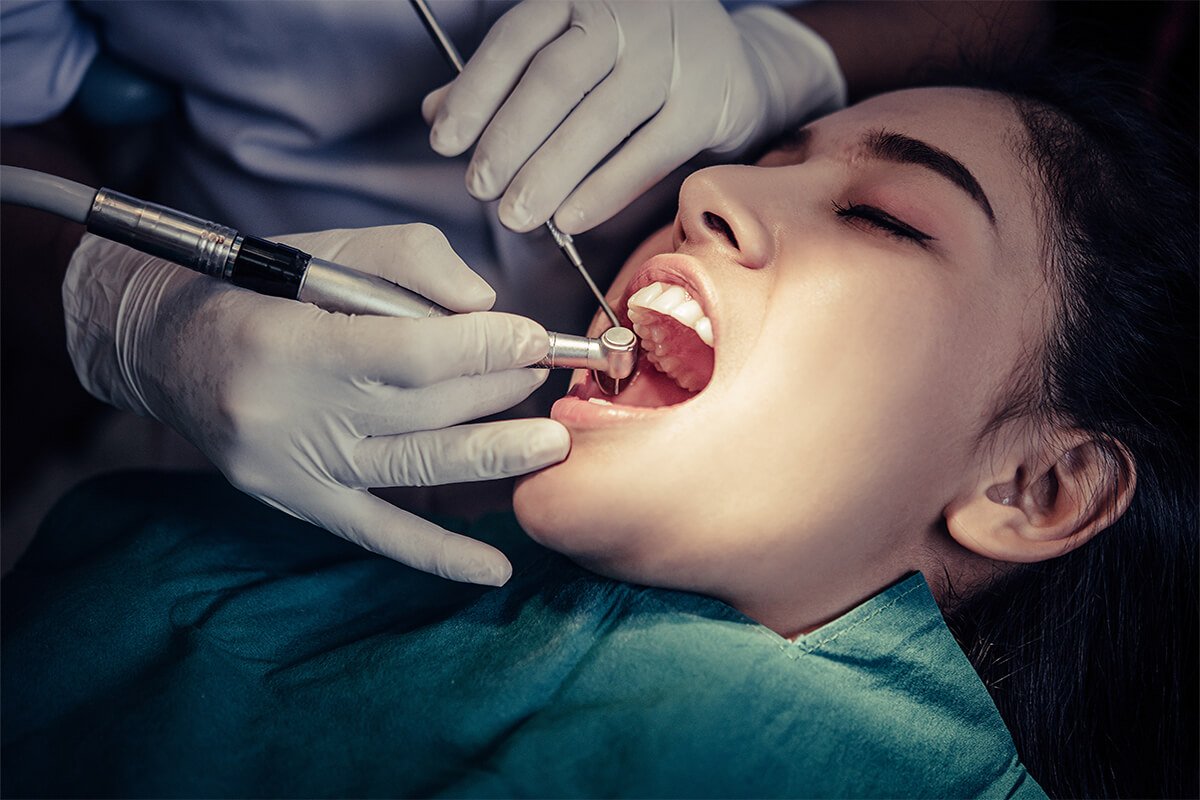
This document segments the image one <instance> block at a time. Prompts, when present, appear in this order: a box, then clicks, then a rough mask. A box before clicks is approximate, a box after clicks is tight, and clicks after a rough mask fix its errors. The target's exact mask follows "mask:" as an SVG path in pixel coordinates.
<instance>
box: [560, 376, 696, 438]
mask: <svg viewBox="0 0 1200 800" xmlns="http://www.w3.org/2000/svg"><path fill="white" fill-rule="evenodd" d="M589 380H590V378H589ZM582 386H583V384H577V385H576V386H575V387H574V388H573V389H572V390H571V394H568V395H567V396H566V397H563V398H560V399H559V400H557V401H555V403H554V406H553V407H551V409H550V419H552V420H555V421H557V422H561V423H562V424H563V425H566V426H567V427H568V428H571V429H573V430H587V429H593V428H608V427H612V426H613V425H624V424H628V423H630V422H636V421H638V420H644V419H648V418H650V417H656V416H660V415H662V414H664V413H667V412H669V411H670V410H671V409H672V408H674V406H667V407H665V408H646V407H642V406H618V405H608V404H606V403H591V402H588V401H587V400H584V399H583V398H581V397H579V396H578V395H577V391H578V392H579V393H580V394H582V392H581V391H579V390H581V389H582Z"/></svg>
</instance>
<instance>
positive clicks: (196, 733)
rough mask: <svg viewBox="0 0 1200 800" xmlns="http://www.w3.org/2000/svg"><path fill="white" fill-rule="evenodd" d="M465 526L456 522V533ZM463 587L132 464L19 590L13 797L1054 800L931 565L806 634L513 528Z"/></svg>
mask: <svg viewBox="0 0 1200 800" xmlns="http://www.w3.org/2000/svg"><path fill="white" fill-rule="evenodd" d="M439 521H441V522H445V521H444V520H439ZM457 527H458V529H459V530H464V531H465V532H468V533H469V534H470V535H473V536H476V537H479V538H484V539H487V540H489V541H491V542H492V543H494V544H496V545H497V546H499V547H501V549H503V550H504V551H505V552H506V553H507V554H508V555H509V556H510V558H511V559H512V561H513V564H514V567H515V574H514V577H513V579H512V580H511V581H510V582H509V584H508V585H507V586H505V587H503V588H501V589H484V588H481V587H472V586H465V585H461V584H453V583H450V582H447V581H443V580H440V579H437V578H433V577H431V576H428V575H423V574H421V573H417V572H414V571H413V570H410V569H407V568H405V567H403V566H400V565H398V564H396V563H394V562H391V561H388V560H387V559H384V558H381V557H378V556H374V555H371V554H369V553H366V552H365V551H363V550H361V549H359V548H357V547H355V546H353V545H350V544H348V543H346V542H343V541H341V540H339V539H337V538H335V537H333V536H330V535H329V534H327V533H325V532H324V531H321V530H319V529H316V528H313V527H311V526H309V525H306V524H304V523H302V522H299V521H297V520H295V519H292V518H291V517H288V516H286V515H284V514H281V513H279V512H275V511H272V510H270V509H268V508H266V507H264V506H262V505H260V504H258V503H256V502H255V501H253V500H251V499H249V498H247V497H245V496H244V495H241V494H240V493H238V492H235V491H234V490H232V489H231V488H229V487H228V486H227V485H226V484H224V482H223V481H221V480H220V479H219V478H214V477H196V476H162V475H151V474H144V475H124V476H115V477H108V478H102V479H99V480H97V481H93V482H92V483H90V484H86V485H85V486H83V487H82V488H81V489H79V490H77V491H76V492H74V493H73V494H72V495H70V496H68V498H66V499H65V500H64V501H63V502H62V503H61V504H60V505H59V506H58V508H57V509H56V510H55V511H54V512H53V513H52V514H51V516H50V517H49V518H48V520H47V522H46V524H45V526H44V528H43V530H42V532H41V534H40V536H39V538H38V539H37V540H35V541H34V543H33V546H32V548H31V550H30V551H29V553H28V554H27V555H26V557H25V558H24V559H23V560H22V561H21V562H20V564H19V565H18V566H17V568H16V570H15V571H14V572H13V573H12V574H10V575H9V576H8V577H7V578H5V581H4V583H3V585H2V586H0V589H2V592H3V604H2V606H0V611H2V614H3V618H2V622H3V625H2V634H3V660H2V662H0V669H2V678H3V681H2V683H0V690H2V701H3V707H4V727H3V752H2V757H3V763H4V770H3V773H2V777H0V789H2V792H3V794H4V795H5V796H25V795H38V796H45V795H58V794H73V795H87V796H296V797H299V796H305V797H309V796H427V795H445V796H455V797H494V796H517V797H521V796H525V797H577V796H602V797H835V796H836V797H918V796H919V797H1037V798H1041V797H1044V796H1045V795H1044V794H1043V793H1042V791H1041V789H1040V788H1039V787H1038V785H1037V783H1036V782H1035V781H1034V780H1033V778H1032V777H1030V775H1029V774H1028V773H1027V772H1026V770H1025V768H1024V767H1023V766H1022V765H1021V763H1020V761H1019V760H1018V757H1017V754H1016V752H1015V750H1014V747H1013V742H1012V739H1011V737H1010V736H1009V733H1008V731H1007V730H1006V729H1005V727H1004V724H1003V722H1002V721H1001V719H1000V716H999V714H998V713H997V711H996V709H995V707H994V705H993V704H992V702H991V700H990V698H989V697H988V694H987V691H986V690H985V688H984V687H983V685H982V684H981V682H980V680H979V678H978V677H977V676H976V674H975V673H974V672H973V671H972V669H971V666H970V664H969V663H968V661H967V659H966V657H965V656H964V655H963V653H962V652H961V651H960V650H959V648H958V646H957V645H956V643H955V641H954V638H953V636H952V635H951V634H950V632H949V630H947V628H946V626H945V624H944V623H943V621H942V617H941V614H940V612H939V610H938V607H937V605H936V604H935V602H934V600H933V598H932V596H931V595H930V592H929V588H928V587H927V585H926V583H925V581H924V580H923V578H922V577H921V576H920V575H912V576H910V577H908V578H906V579H904V580H902V581H900V582H899V583H897V584H895V585H893V586H890V587H888V588H885V589H884V590H883V591H882V592H880V593H879V594H877V595H876V596H874V597H872V598H871V599H869V600H867V601H866V602H865V603H863V604H862V605H861V606H859V607H858V608H855V609H854V610H852V611H850V612H849V613H847V614H845V615H843V616H842V617H840V618H838V619H837V620H834V621H833V622H830V623H829V624H827V625H825V626H823V627H821V628H820V629H818V630H816V631H813V632H812V633H809V634H807V635H804V636H801V637H799V638H798V639H796V640H794V641H789V640H786V639H784V638H781V637H780V636H778V635H776V634H775V633H773V632H771V631H770V630H768V629H767V628H764V627H763V626H761V625H759V624H757V623H756V622H754V621H753V620H751V619H749V618H747V617H745V616H744V615H742V614H740V613H739V612H737V611H736V610H734V609H732V608H730V607H729V606H727V605H725V604H723V603H720V602H718V601H716V600H712V599H710V598H706V597H701V596H698V595H693V594H688V593H683V592H674V591H666V590H660V589H652V588H646V587H641V586H634V585H630V584H627V583H621V582H617V581H612V580H608V579H605V578H601V577H598V576H596V575H594V574H591V573H589V572H586V571H584V570H582V569H580V568H578V567H576V566H574V565H572V564H571V563H570V562H568V561H566V560H565V559H563V558H561V557H559V556H557V555H556V554H553V553H550V552H548V551H546V550H544V549H542V548H540V547H538V546H537V545H536V544H534V543H532V542H531V541H530V540H529V539H528V538H527V537H525V536H524V535H523V534H522V533H521V531H520V529H519V528H518V527H517V526H516V524H515V521H514V520H513V519H512V518H511V517H510V516H509V517H497V518H490V519H488V520H485V521H483V522H482V523H480V524H477V525H475V526H473V527H471V528H469V529H466V528H464V527H463V526H457Z"/></svg>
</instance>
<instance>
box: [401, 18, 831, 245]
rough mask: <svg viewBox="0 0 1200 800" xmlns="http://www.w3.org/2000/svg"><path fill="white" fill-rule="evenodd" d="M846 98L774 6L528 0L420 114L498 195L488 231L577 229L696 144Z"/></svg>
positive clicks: (725, 142)
mask: <svg viewBox="0 0 1200 800" xmlns="http://www.w3.org/2000/svg"><path fill="white" fill-rule="evenodd" d="M845 101H846V87H845V79H844V78H843V77H842V74H841V70H840V69H839V68H838V65H837V60H836V58H835V57H834V54H833V51H832V50H831V49H830V47H829V45H828V44H826V43H825V41H824V40H823V39H821V37H819V36H818V35H817V34H816V33H814V32H813V31H812V30H810V29H809V28H808V27H806V26H805V25H803V24H801V23H800V22H798V21H796V20H795V19H793V18H792V17H790V16H788V15H787V14H785V13H784V12H782V11H780V10H778V9H776V8H772V7H768V6H748V7H745V8H742V9H739V10H738V11H736V12H735V13H734V14H732V15H730V14H728V13H727V12H726V11H725V9H724V8H722V7H721V5H720V3H718V2H716V0H642V2H632V1H631V0H624V1H623V0H591V1H588V0H577V2H561V0H549V2H547V1H546V0H526V1H525V2H523V3H521V4H520V5H519V6H517V7H516V8H514V9H512V10H511V11H509V12H508V13H507V14H505V15H504V16H503V17H501V18H500V19H499V20H498V21H497V22H496V24H495V26H493V27H492V29H491V30H490V31H489V32H488V34H487V36H486V37H485V38H484V40H483V43H482V44H481V45H480V46H479V49H478V50H477V51H476V52H475V54H474V55H473V56H472V57H471V60H470V61H469V62H468V63H467V65H466V67H465V69H464V70H463V72H462V74H461V75H460V76H458V78H457V79H455V80H454V81H453V82H451V83H450V84H448V85H446V86H444V87H442V88H440V89H438V90H436V91H434V92H432V93H431V94H429V95H428V96H427V97H426V98H425V101H424V103H423V104H422V113H423V114H424V116H425V120H426V121H427V122H430V123H431V124H432V126H433V128H432V130H431V131H430V142H431V144H432V145H433V149H434V150H436V151H437V152H438V153H440V154H442V155H445V156H456V155H459V154H460V153H463V152H464V151H466V150H467V148H469V147H470V146H471V145H472V144H474V143H475V142H476V140H478V142H479V144H478V146H477V147H476V149H475V154H474V157H473V158H472V159H471V164H470V166H469V167H468V169H467V189H468V190H469V191H470V192H471V194H473V195H475V197H477V198H479V199H481V200H494V199H496V198H497V197H500V196H501V195H502V194H503V200H502V201H501V203H500V220H501V222H503V223H504V224H505V225H507V226H508V227H509V228H512V229H513V230H516V231H529V230H532V229H533V228H536V227H537V226H538V225H541V224H542V223H544V222H545V221H546V220H547V219H549V218H550V216H551V215H553V216H554V221H555V223H556V224H557V225H558V226H559V227H560V228H561V229H562V230H563V231H565V232H567V233H572V234H574V233H581V232H583V231H585V230H588V229H589V228H592V227H594V226H595V225H598V224H600V223H601V222H603V221H604V220H606V219H608V218H609V217H611V216H612V215H614V214H615V213H617V212H618V211H620V210H621V209H622V208H624V207H625V206H626V205H628V204H629V203H630V202H631V201H632V200H633V199H634V198H636V197H637V196H638V195H640V194H641V193H642V192H644V191H645V190H646V189H648V188H650V187H651V186H653V185H654V184H655V183H657V182H658V181H659V180H661V179H662V178H663V177H664V176H666V175H667V174H668V173H670V172H671V171H672V170H673V169H675V167H677V166H679V165H680V164H682V163H684V162H685V161H687V160H688V159H690V158H691V157H692V156H694V155H696V154H697V153H699V152H701V151H704V150H708V151H711V152H715V153H724V154H734V155H736V154H738V153H740V152H744V151H746V150H748V149H749V148H751V147H753V146H755V145H758V144H760V143H762V142H764V141H766V140H767V139H768V138H769V137H772V136H775V135H776V134H778V133H780V132H782V131H783V130H784V129H786V128H788V127H789V126H794V125H797V124H798V123H799V122H800V121H801V120H803V119H804V118H806V117H809V116H812V115H814V113H815V112H818V111H825V110H833V109H835V108H839V107H841V106H842V105H844V104H845ZM639 126H640V127H639ZM631 133H632V134H633V135H632V136H630V134H631ZM626 137H629V138H628V140H626ZM614 148H616V151H615V153H613V155H612V157H611V158H610V159H609V160H608V161H607V162H606V163H604V165H603V166H600V167H599V168H598V169H597V165H598V164H600V162H601V161H602V160H603V159H604V158H605V156H607V155H608V154H609V153H610V152H611V151H613V150H614ZM593 170H595V171H594V172H593Z"/></svg>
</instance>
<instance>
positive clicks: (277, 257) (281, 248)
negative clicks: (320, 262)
mask: <svg viewBox="0 0 1200 800" xmlns="http://www.w3.org/2000/svg"><path fill="white" fill-rule="evenodd" d="M311 259H312V256H310V255H309V254H308V253H305V252H303V251H301V250H297V249H296V248H294V247H288V246H287V245H286V244H279V243H278V242H269V241H267V240H266V239H259V238H258V237H256V236H247V237H246V238H244V239H243V240H242V246H241V248H240V249H239V250H238V254H237V258H235V259H234V260H233V269H232V270H230V273H229V282H230V283H232V284H234V285H235V286H242V287H245V288H247V289H251V290H253V291H256V292H258V293H259V294H269V295H274V296H275V297H286V298H288V299H289V300H295V299H296V295H297V294H299V293H300V284H301V282H302V281H303V280H304V273H305V271H306V270H308V262H309V261H310V260H311Z"/></svg>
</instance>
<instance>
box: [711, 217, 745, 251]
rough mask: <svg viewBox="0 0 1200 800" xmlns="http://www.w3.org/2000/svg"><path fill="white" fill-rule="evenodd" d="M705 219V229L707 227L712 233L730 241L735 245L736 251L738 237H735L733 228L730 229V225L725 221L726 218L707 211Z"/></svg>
mask: <svg viewBox="0 0 1200 800" xmlns="http://www.w3.org/2000/svg"><path fill="white" fill-rule="evenodd" d="M703 219H704V225H705V227H707V228H708V229H709V230H710V231H714V232H716V233H718V234H720V235H721V236H724V237H725V238H726V239H728V240H729V243H730V244H731V245H733V248H734V249H735V250H736V249H737V246H738V240H737V237H736V236H734V235H733V228H731V227H729V223H728V222H726V221H725V218H724V217H722V216H720V215H719V214H714V213H712V212H711V211H705V212H704V216H703Z"/></svg>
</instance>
